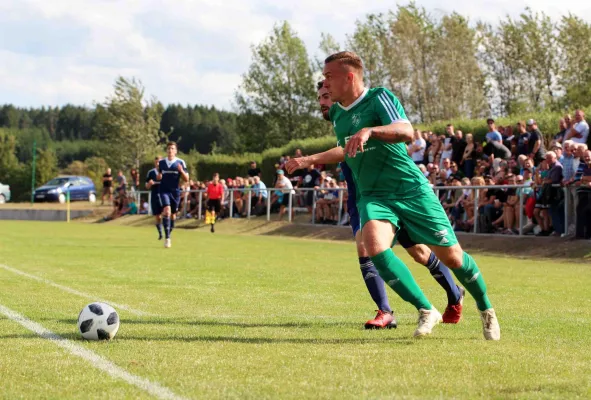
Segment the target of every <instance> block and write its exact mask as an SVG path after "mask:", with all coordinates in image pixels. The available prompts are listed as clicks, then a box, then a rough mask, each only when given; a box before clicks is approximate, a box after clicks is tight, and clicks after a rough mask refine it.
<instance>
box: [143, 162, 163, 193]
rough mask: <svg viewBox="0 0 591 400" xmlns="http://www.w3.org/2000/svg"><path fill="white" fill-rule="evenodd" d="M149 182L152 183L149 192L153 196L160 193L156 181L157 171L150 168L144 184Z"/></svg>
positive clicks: (158, 182)
mask: <svg viewBox="0 0 591 400" xmlns="http://www.w3.org/2000/svg"><path fill="white" fill-rule="evenodd" d="M150 180H151V181H152V182H154V183H153V184H152V187H151V188H150V191H151V192H152V194H153V195H154V194H157V193H158V192H159V191H160V181H159V180H158V170H157V169H156V168H152V169H151V170H150V171H148V176H146V184H147V183H148V182H150Z"/></svg>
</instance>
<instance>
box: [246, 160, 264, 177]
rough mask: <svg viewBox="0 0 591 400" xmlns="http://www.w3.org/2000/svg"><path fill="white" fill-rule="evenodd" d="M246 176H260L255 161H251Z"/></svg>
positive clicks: (259, 170)
mask: <svg viewBox="0 0 591 400" xmlns="http://www.w3.org/2000/svg"><path fill="white" fill-rule="evenodd" d="M248 176H250V177H253V178H254V177H255V176H258V177H260V176H261V169H260V168H258V167H257V163H256V161H251V163H250V169H249V170H248Z"/></svg>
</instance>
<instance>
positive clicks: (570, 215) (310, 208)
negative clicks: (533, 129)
mask: <svg viewBox="0 0 591 400" xmlns="http://www.w3.org/2000/svg"><path fill="white" fill-rule="evenodd" d="M554 187H559V188H561V190H563V192H564V206H563V207H564V209H563V212H564V224H563V226H564V232H565V233H567V232H568V227H569V225H570V223H571V221H575V220H576V218H575V214H574V213H575V212H576V208H574V207H571V204H570V201H571V199H570V196H569V195H568V191H569V190H570V187H561V186H560V185H554ZM539 188H540V186H537V187H536V186H535V185H534V186H529V185H502V186H501V185H499V186H433V190H434V192H435V194H436V195H437V197H438V198H440V194H441V193H442V192H444V191H466V190H469V191H471V192H473V196H472V198H473V201H474V226H473V228H472V229H471V233H477V232H478V230H479V226H478V224H479V221H478V220H479V218H478V215H479V210H480V209H481V207H479V203H480V198H479V196H480V191H481V190H483V189H495V190H499V189H501V190H506V189H516V190H517V195H518V197H519V202H518V205H517V207H518V210H519V212H518V221H516V222H517V223H516V226H517V227H518V228H517V229H518V231H519V235H523V228H524V226H525V221H526V215H525V200H526V198H527V197H529V196H530V195H531V194H529V193H526V190H527V189H532V192H533V193H534V195H535V193H536V192H535V190H538V189H539ZM346 190H347V189H346V188H341V187H338V188H318V189H316V188H294V189H292V190H288V189H277V188H266V189H255V188H232V189H229V190H227V191H226V192H225V196H224V201H223V204H222V207H223V208H224V209H225V211H224V213H223V215H224V216H227V217H230V218H233V217H236V216H238V217H245V218H247V219H250V218H252V217H253V211H254V210H253V196H254V197H257V204H258V197H259V194H261V193H265V194H266V196H264V195H263V196H262V198H261V200H262V202H263V206H264V210H265V212H264V213H263V214H261V211H262V209H261V207H260V206H258V207H257V214H258V216H259V217H261V216H263V215H265V218H266V220H267V221H271V214H272V211H275V210H276V209H277V208H279V209H281V208H284V213H286V214H287V220H288V221H290V222H291V221H292V220H293V215H294V213H295V212H296V211H297V212H305V213H309V214H311V222H310V223H311V224H312V225H314V224H316V223H317V221H316V220H317V218H316V217H317V213H318V201H319V200H320V199H321V198H323V192H337V196H336V198H331V200H332V201H333V204H331V207H333V208H334V207H336V210H335V211H336V221H337V224H338V225H341V221H342V220H343V215H345V212H346V210H345V208H344V202H345V193H346ZM310 191H312V192H313V196H312V204H311V205H309V204H307V201H306V200H307V199H306V197H307V193H308V192H310ZM205 193H206V191H205V190H191V191H182V192H181V206H180V209H179V214H178V216H177V218H179V219H183V218H188V217H191V218H197V219H199V220H201V219H202V218H203V216H204V213H205V210H206V208H207V207H206V195H205ZM237 193H239V194H240V200H241V201H242V202H243V208H242V209H240V210H238V209H237V208H238V207H237V204H236V201H237V200H239V199H238V198H237ZM278 193H280V194H281V197H282V202H281V204H276V203H274V204H272V201H271V200H272V199H274V200H275V201H277V199H278V198H279V196H276V197H274V194H278ZM134 196H136V199H137V204H138V208H140V207H141V204H142V202H141V199H142V198H146V199H147V202H148V204H151V192H148V191H136V192H134ZM334 200H337V201H336V202H335V201H334ZM149 214H151V210H150V211H149ZM464 214H465V212H464ZM464 217H465V215H464Z"/></svg>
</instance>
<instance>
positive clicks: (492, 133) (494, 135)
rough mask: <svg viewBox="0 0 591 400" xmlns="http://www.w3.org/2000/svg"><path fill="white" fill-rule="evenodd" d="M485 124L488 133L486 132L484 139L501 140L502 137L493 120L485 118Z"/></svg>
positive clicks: (490, 140)
mask: <svg viewBox="0 0 591 400" xmlns="http://www.w3.org/2000/svg"><path fill="white" fill-rule="evenodd" d="M486 124H487V125H488V133H487V134H486V141H487V142H503V137H502V136H501V134H500V133H499V131H497V126H496V125H495V120H494V119H492V118H489V119H487V120H486Z"/></svg>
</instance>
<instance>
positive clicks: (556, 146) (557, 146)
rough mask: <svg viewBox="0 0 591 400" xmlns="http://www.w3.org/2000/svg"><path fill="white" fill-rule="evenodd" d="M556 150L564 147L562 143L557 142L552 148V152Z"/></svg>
mask: <svg viewBox="0 0 591 400" xmlns="http://www.w3.org/2000/svg"><path fill="white" fill-rule="evenodd" d="M554 149H562V145H561V144H560V143H558V142H556V143H554V144H553V145H552V147H551V148H550V150H554Z"/></svg>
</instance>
